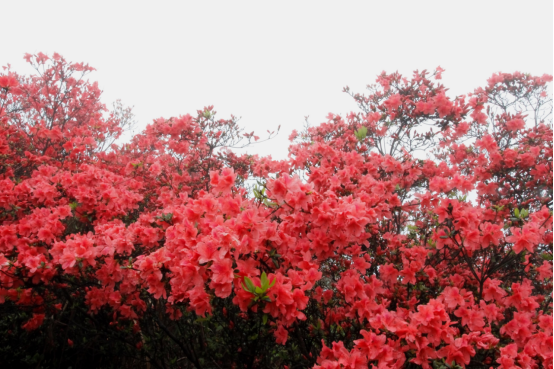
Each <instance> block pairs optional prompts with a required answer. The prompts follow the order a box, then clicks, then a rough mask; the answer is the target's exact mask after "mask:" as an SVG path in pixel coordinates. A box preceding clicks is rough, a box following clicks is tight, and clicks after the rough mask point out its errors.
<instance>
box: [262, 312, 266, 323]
mask: <svg viewBox="0 0 554 369" xmlns="http://www.w3.org/2000/svg"><path fill="white" fill-rule="evenodd" d="M266 323H267V314H264V316H263V317H262V324H263V325H266Z"/></svg>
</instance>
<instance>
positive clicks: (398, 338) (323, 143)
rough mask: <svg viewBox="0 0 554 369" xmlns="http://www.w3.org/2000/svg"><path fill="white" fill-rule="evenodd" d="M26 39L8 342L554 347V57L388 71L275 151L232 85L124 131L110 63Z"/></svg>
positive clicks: (227, 358) (192, 347) (410, 356)
mask: <svg viewBox="0 0 554 369" xmlns="http://www.w3.org/2000/svg"><path fill="white" fill-rule="evenodd" d="M26 59H27V60H28V61H29V62H30V63H31V64H32V65H33V66H34V67H35V68H36V70H37V73H36V74H35V75H33V76H30V77H24V76H20V75H18V74H16V73H14V72H12V71H11V70H9V69H8V70H5V72H4V73H3V74H1V75H0V88H1V90H0V131H1V132H2V135H0V155H1V156H0V188H1V192H0V211H1V213H0V272H1V273H0V303H1V305H0V306H1V307H2V318H1V319H0V329H1V330H2V333H3V335H2V336H3V338H2V340H3V342H2V343H3V344H2V345H1V346H2V347H7V348H6V349H0V352H1V353H2V356H3V361H4V362H7V363H12V364H13V365H34V366H35V367H38V366H40V365H42V366H43V367H58V366H62V365H65V366H67V365H78V366H79V367H111V366H114V367H116V366H118V367H121V366H131V365H139V366H144V367H152V366H155V367H160V368H166V367H181V368H272V367H275V368H278V367H279V368H305V367H313V368H326V369H331V368H345V369H346V368H351V369H359V368H368V367H378V368H404V367H422V368H470V367H501V368H535V367H549V368H551V367H552V277H553V274H552V273H553V272H552V248H553V246H552V245H553V241H552V186H553V182H552V181H553V180H552V135H553V131H552V121H551V113H552V100H551V99H549V98H548V96H547V94H546V90H547V83H548V82H550V81H552V77H551V76H548V75H544V76H542V77H533V76H530V75H526V74H522V73H517V72H516V73H514V74H506V73H499V74H495V75H493V76H492V77H491V78H490V79H489V80H488V84H487V85H486V86H485V87H484V88H478V89H476V90H475V91H474V92H472V93H469V94H467V95H465V96H458V97H456V98H454V99H452V98H451V97H449V96H447V95H446V88H445V87H444V86H443V85H441V84H440V83H439V82H438V80H440V78H441V73H442V72H443V70H442V69H441V68H438V69H437V70H436V71H435V72H434V73H428V72H426V71H423V72H418V71H416V72H414V75H413V77H412V78H411V79H408V78H405V77H402V76H401V75H399V74H398V73H395V74H391V75H387V74H385V73H383V74H382V75H380V76H379V77H378V79H377V85H372V86H369V94H368V95H361V94H354V93H351V92H350V90H349V89H348V88H346V89H345V91H346V92H348V93H350V94H351V95H352V97H353V98H354V99H355V101H356V102H357V103H358V105H359V107H360V112H359V113H351V114H349V115H347V116H346V117H340V116H338V115H333V114H330V115H329V116H328V120H327V122H325V123H322V124H321V125H319V126H316V127H310V126H307V127H306V129H305V130H304V131H302V132H296V131H295V132H293V134H292V135H291V145H290V147H289V152H290V154H289V158H288V159H287V160H283V161H275V160H272V159H271V158H268V157H263V158H261V157H258V156H252V155H237V154H235V153H233V152H232V151H231V148H233V147H238V146H244V145H248V144H250V143H252V142H253V141H257V140H258V139H259V138H258V137H257V136H255V135H254V134H253V133H244V132H243V131H242V130H241V128H240V127H239V126H238V123H237V120H236V119H235V118H234V117H231V119H227V120H225V119H216V118H215V111H214V110H213V107H208V108H205V109H204V110H202V111H198V113H197V115H196V116H195V117H192V116H190V115H186V116H181V117H176V118H170V119H158V120H155V121H154V122H153V123H152V124H151V125H149V126H148V127H146V129H145V130H144V132H142V133H140V134H137V135H135V136H134V137H133V138H132V139H131V140H130V141H129V142H128V143H125V144H120V145H116V144H114V142H115V141H114V140H116V139H117V138H118V137H119V135H120V134H121V133H122V132H123V130H124V129H125V128H126V127H127V126H128V125H129V124H130V122H131V121H132V113H131V111H130V109H125V108H123V107H122V106H121V105H117V106H116V107H115V108H114V109H113V110H111V111H110V110H108V109H107V108H106V107H105V106H104V105H103V104H101V103H100V90H99V89H98V87H97V85H96V84H95V83H94V84H93V83H90V82H88V81H87V80H85V79H84V77H85V76H86V75H87V74H88V73H89V72H91V71H92V70H93V69H92V68H90V67H89V66H87V65H84V64H75V63H69V62H67V61H66V60H64V59H63V58H62V57H60V56H59V55H57V54H54V55H53V56H52V57H48V56H46V55H43V54H38V55H27V56H26ZM272 135H273V133H271V132H270V133H269V137H271V136H272ZM254 182H256V184H255V185H251V184H252V183H254Z"/></svg>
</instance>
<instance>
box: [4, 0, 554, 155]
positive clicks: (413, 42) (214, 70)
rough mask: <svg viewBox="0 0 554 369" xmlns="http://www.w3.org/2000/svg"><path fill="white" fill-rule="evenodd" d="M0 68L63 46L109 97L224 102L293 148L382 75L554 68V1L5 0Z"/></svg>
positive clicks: (140, 105) (479, 76)
mask: <svg viewBox="0 0 554 369" xmlns="http://www.w3.org/2000/svg"><path fill="white" fill-rule="evenodd" d="M0 12H1V13H2V17H1V18H2V20H1V21H0V22H1V23H0V24H1V26H2V30H3V31H2V34H3V37H2V43H1V46H0V65H6V64H8V63H10V64H11V65H12V69H13V70H15V71H17V72H20V73H23V74H25V73H29V72H30V67H28V66H27V65H26V63H25V62H24V61H23V55H24V54H25V53H27V52H28V53H37V52H39V51H42V52H44V53H48V54H51V53H53V52H58V53H60V54H61V55H63V56H64V57H65V58H66V59H68V60H70V61H76V62H81V61H82V62H86V63H88V64H90V65H91V66H93V67H95V68H96V69H97V71H96V72H94V73H93V74H91V75H90V79H91V80H96V81H98V83H99V85H100V88H101V89H102V90H103V91H104V94H103V100H104V102H105V103H106V104H107V105H108V106H109V105H111V102H113V101H114V100H116V99H118V98H119V99H121V100H122V101H123V103H124V104H126V105H131V106H134V112H135V114H136V116H137V119H138V121H139V123H140V126H141V127H144V126H146V124H148V123H150V122H151V121H152V119H154V118H159V117H166V118H169V117H171V116H178V115H181V114H186V113H190V114H195V112H196V110H199V109H202V108H203V107H204V106H207V105H214V106H215V108H216V110H217V111H218V116H220V117H228V116H229V115H230V114H234V115H236V116H240V117H242V119H241V123H242V125H243V126H245V127H246V128H247V129H248V130H249V131H251V130H255V131H256V132H258V133H260V135H261V136H263V133H264V132H265V131H266V130H268V129H270V130H274V129H276V128H277V126H278V125H281V127H282V128H281V133H280V134H279V136H278V137H277V138H276V139H274V140H272V141H270V142H269V143H264V144H261V145H257V146H255V147H253V148H251V149H249V152H251V153H259V154H264V155H265V154H272V155H273V157H274V158H285V157H286V155H287V144H288V140H287V138H288V136H289V134H290V132H291V131H292V130H293V129H299V128H301V127H302V125H303V122H304V117H305V116H310V119H309V121H310V123H311V124H317V123H320V122H322V121H324V119H325V116H326V115H327V114H328V113H329V112H333V113H337V114H344V113H348V112H349V111H356V110H357V107H356V105H355V103H354V102H353V100H352V99H351V98H350V97H349V96H348V95H346V94H345V93H343V92H342V88H343V87H344V86H346V85H348V86H350V87H351V89H352V90H353V91H355V92H363V90H364V88H365V86H366V85H367V84H369V83H374V81H375V78H376V76H377V74H379V73H380V72H381V71H383V70H384V71H387V72H394V71H397V70H398V71H399V72H401V73H403V74H405V75H407V76H411V72H412V71H413V70H415V69H420V70H421V69H428V70H433V69H434V68H436V67H437V66H439V65H440V66H441V67H442V68H444V69H446V72H445V73H444V75H443V83H444V84H445V85H446V86H447V87H450V92H451V94H452V95H454V94H462V93H467V92H471V91H473V89H474V88H475V87H478V86H482V85H484V84H485V83H486V80H487V78H489V77H490V76H491V75H492V73H494V72H498V71H502V72H514V71H521V72H528V73H532V74H537V75H542V74H543V73H548V74H552V73H553V43H554V41H553V2H552V0H526V1H521V0H518V1H513V0H510V1H507V0H503V1H496V0H495V1H492V0H481V1H473V0H466V1H444V0H443V1H384V0H381V1H335V2H328V1H300V0H298V1H294V2H293V1H282V0H281V1H278V2H277V1H275V2H268V1H231V0H227V1H194V2H193V1H150V2H146V1H117V0H111V1H98V0H97V1H15V0H13V1H9V0H6V1H3V3H2V5H1V7H0Z"/></svg>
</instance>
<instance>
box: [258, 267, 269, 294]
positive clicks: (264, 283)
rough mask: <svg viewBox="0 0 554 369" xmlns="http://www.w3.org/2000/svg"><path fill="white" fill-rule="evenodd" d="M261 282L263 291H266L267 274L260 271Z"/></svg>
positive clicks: (267, 285) (267, 284)
mask: <svg viewBox="0 0 554 369" xmlns="http://www.w3.org/2000/svg"><path fill="white" fill-rule="evenodd" d="M260 280H261V284H262V290H263V291H264V292H265V291H267V289H268V287H269V280H268V279H267V274H265V272H262V277H261V278H260Z"/></svg>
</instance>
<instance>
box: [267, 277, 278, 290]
mask: <svg viewBox="0 0 554 369" xmlns="http://www.w3.org/2000/svg"><path fill="white" fill-rule="evenodd" d="M275 282H277V278H273V280H272V281H271V283H270V284H269V287H268V288H271V287H273V286H275Z"/></svg>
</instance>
